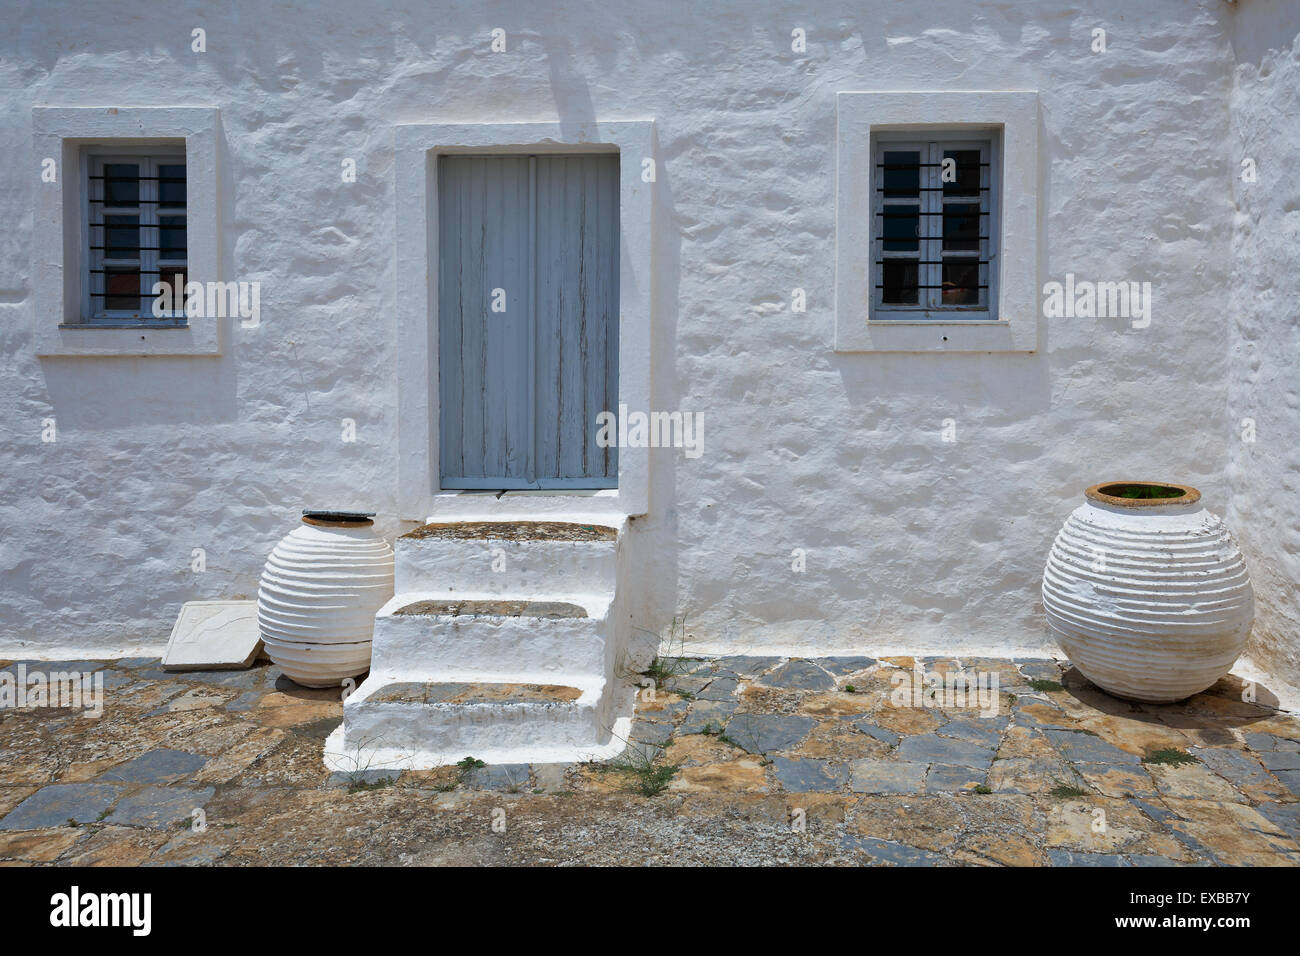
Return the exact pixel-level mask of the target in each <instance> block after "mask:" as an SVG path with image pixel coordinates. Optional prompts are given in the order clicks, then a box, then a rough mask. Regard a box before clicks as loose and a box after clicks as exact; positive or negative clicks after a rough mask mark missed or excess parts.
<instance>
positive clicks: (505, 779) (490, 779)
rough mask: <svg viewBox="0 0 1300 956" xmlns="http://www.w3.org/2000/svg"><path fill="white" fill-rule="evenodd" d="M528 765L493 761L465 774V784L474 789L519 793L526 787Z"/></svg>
mask: <svg viewBox="0 0 1300 956" xmlns="http://www.w3.org/2000/svg"><path fill="white" fill-rule="evenodd" d="M528 783H529V767H528V764H526V763H494V764H488V765H487V766H486V767H479V768H478V769H477V770H471V771H470V772H469V773H467V774H465V785H466V786H467V787H472V788H473V789H475V790H496V791H500V792H503V793H521V792H523V791H525V790H527V789H528Z"/></svg>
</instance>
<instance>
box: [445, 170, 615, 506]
mask: <svg viewBox="0 0 1300 956" xmlns="http://www.w3.org/2000/svg"><path fill="white" fill-rule="evenodd" d="M618 189H619V185H618V156H617V155H616V154H611V153H597V154H585V155H553V154H544V155H538V156H443V157H441V158H440V159H439V161H438V234H439V235H438V259H439V261H438V336H439V339H438V391H439V407H440V412H439V419H440V433H439V449H440V452H439V458H440V474H441V478H440V484H441V487H443V488H478V489H517V488H612V487H616V486H617V483H618V450H617V448H601V447H599V446H598V445H597V443H596V434H597V431H598V426H597V421H596V418H597V415H598V414H599V413H600V412H602V411H606V410H608V411H615V412H616V411H617V410H618V399H617V396H618V266H619V217H618V199H619V195H618Z"/></svg>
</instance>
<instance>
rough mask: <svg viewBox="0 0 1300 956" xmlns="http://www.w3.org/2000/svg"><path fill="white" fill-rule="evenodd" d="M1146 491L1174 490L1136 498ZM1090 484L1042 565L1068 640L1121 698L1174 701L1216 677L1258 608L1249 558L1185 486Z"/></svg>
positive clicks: (1047, 604)
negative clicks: (1247, 565) (1252, 584)
mask: <svg viewBox="0 0 1300 956" xmlns="http://www.w3.org/2000/svg"><path fill="white" fill-rule="evenodd" d="M1134 489H1148V491H1146V492H1143V491H1136V492H1135V491H1134ZM1135 493H1138V494H1143V493H1150V494H1163V495H1166V497H1140V498H1133V497H1125V495H1132V494H1135ZM1084 495H1085V500H1084V503H1083V504H1082V505H1080V506H1079V507H1078V508H1076V509H1075V510H1074V512H1073V513H1072V514H1071V515H1070V517H1069V519H1068V520H1067V521H1066V522H1065V526H1064V527H1063V528H1062V529H1061V532H1060V534H1058V535H1057V536H1056V541H1055V543H1054V544H1053V545H1052V551H1051V554H1050V555H1049V556H1048V558H1047V569H1046V570H1045V571H1044V572H1043V608H1044V609H1045V610H1046V611H1047V621H1048V624H1049V625H1050V626H1051V629H1052V631H1053V633H1054V635H1055V637H1056V640H1057V643H1059V644H1060V645H1061V649H1062V650H1063V651H1065V653H1066V655H1067V656H1068V657H1069V658H1070V661H1071V662H1072V663H1073V664H1074V665H1075V667H1077V668H1078V669H1079V671H1080V672H1081V673H1082V674H1083V676H1084V677H1086V678H1088V680H1090V681H1092V682H1093V683H1094V684H1096V685H1097V686H1098V687H1100V688H1102V689H1103V690H1106V691H1108V692H1110V693H1112V694H1114V695H1115V696H1117V697H1125V698H1129V699H1131V700H1139V701H1147V702H1151V703H1169V702H1171V701H1177V700H1183V699H1184V698H1187V697H1190V696H1192V695H1193V694H1196V693H1199V692H1200V691H1203V690H1205V689H1206V688H1207V687H1210V686H1211V685H1213V684H1214V682H1215V681H1217V680H1218V679H1219V678H1221V677H1223V676H1224V675H1226V674H1227V673H1228V672H1229V671H1230V670H1231V669H1232V665H1233V663H1234V662H1235V661H1236V660H1237V657H1238V655H1239V654H1241V650H1242V647H1244V646H1245V643H1246V638H1247V636H1248V635H1249V634H1250V626H1251V623H1252V621H1253V620H1254V617H1255V593H1254V590H1253V589H1252V588H1251V584H1250V577H1249V575H1248V574H1247V573H1246V562H1245V560H1244V559H1243V558H1242V555H1241V551H1240V550H1239V549H1238V548H1237V545H1236V542H1235V541H1233V539H1232V535H1231V534H1230V533H1229V531H1228V528H1227V527H1226V526H1225V525H1224V523H1223V520H1222V519H1221V518H1220V517H1219V516H1218V515H1216V514H1212V513H1210V512H1209V511H1207V510H1206V509H1205V507H1204V506H1203V505H1201V504H1200V498H1201V493H1200V492H1199V491H1197V490H1196V489H1195V488H1191V487H1188V486H1186V485H1172V484H1168V483H1164V482H1131V481H1128V482H1124V481H1115V482H1106V483H1105V484H1101V485H1093V486H1092V487H1091V488H1089V489H1088V490H1087V491H1086V492H1085V493H1084Z"/></svg>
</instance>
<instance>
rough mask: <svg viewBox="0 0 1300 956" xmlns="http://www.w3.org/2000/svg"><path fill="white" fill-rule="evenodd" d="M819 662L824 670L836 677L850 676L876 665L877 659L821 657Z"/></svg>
mask: <svg viewBox="0 0 1300 956" xmlns="http://www.w3.org/2000/svg"><path fill="white" fill-rule="evenodd" d="M817 663H818V665H820V667H821V668H822V670H824V671H826V673H828V674H830V675H832V676H834V677H848V676H849V675H850V674H856V673H857V672H858V671H864V670H866V669H867V668H868V667H875V666H876V663H877V661H876V659H875V658H874V657H819V658H818V659H817Z"/></svg>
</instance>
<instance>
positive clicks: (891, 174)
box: [880, 149, 921, 197]
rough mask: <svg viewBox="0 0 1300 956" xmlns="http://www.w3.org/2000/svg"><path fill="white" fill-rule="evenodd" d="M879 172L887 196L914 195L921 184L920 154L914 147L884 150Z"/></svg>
mask: <svg viewBox="0 0 1300 956" xmlns="http://www.w3.org/2000/svg"><path fill="white" fill-rule="evenodd" d="M880 172H881V173H882V174H883V175H882V176H881V178H880V181H881V183H882V185H883V186H884V189H885V195H886V196H887V197H889V196H894V197H898V196H916V195H918V190H919V189H920V186H921V154H920V153H919V152H918V151H917V150H914V149H898V150H895V149H891V150H886V151H885V154H884V168H883V169H881V170H880Z"/></svg>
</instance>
